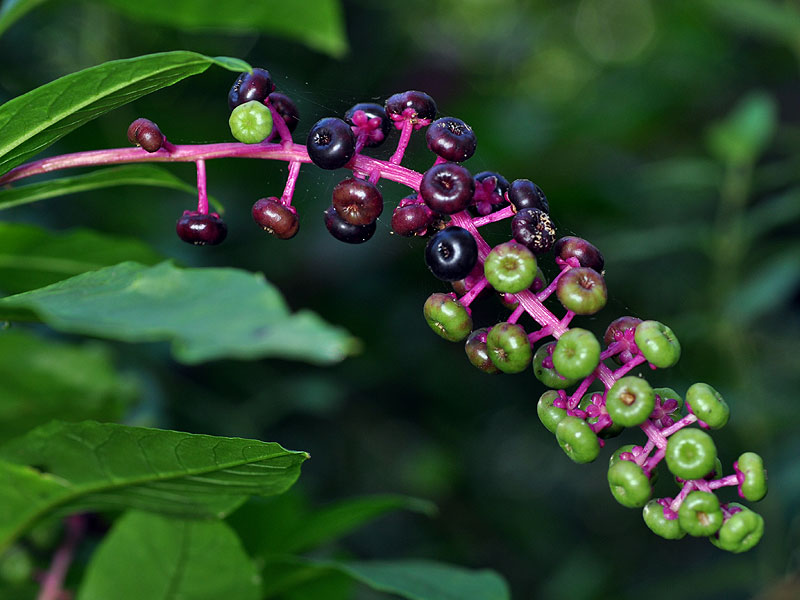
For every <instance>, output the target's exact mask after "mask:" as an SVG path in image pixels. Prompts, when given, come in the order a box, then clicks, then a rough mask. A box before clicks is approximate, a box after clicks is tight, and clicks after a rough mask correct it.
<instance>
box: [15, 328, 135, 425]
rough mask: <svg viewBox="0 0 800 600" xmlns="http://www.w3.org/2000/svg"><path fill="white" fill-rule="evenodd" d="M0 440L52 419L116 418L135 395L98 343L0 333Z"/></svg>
mask: <svg viewBox="0 0 800 600" xmlns="http://www.w3.org/2000/svg"><path fill="white" fill-rule="evenodd" d="M0 381H2V382H3V386H2V390H0V440H6V439H9V438H11V437H14V436H17V435H21V434H22V433H24V432H26V431H28V430H30V429H33V428H34V427H36V426H38V425H42V424H43V423H47V422H48V421H51V420H52V419H64V420H67V421H82V420H85V419H95V420H99V421H114V420H117V419H119V418H120V416H121V414H122V410H123V408H124V407H126V406H127V405H129V404H130V403H131V402H132V401H133V400H134V399H135V398H136V396H137V395H138V389H137V387H136V385H135V384H134V382H133V381H131V380H130V379H127V378H123V377H120V376H119V375H118V374H117V373H116V371H115V370H114V366H113V364H112V363H111V358H110V356H109V353H108V351H107V349H106V348H105V347H104V346H102V345H101V344H99V343H97V342H94V343H90V344H82V345H73V344H65V343H62V342H56V341H54V340H47V339H43V338H40V337H38V336H35V335H33V334H31V333H29V332H26V331H15V330H13V329H10V330H6V331H2V332H0Z"/></svg>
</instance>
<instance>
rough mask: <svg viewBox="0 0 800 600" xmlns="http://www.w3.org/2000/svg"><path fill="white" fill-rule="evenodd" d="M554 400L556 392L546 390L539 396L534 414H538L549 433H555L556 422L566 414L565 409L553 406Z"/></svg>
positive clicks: (556, 396)
mask: <svg viewBox="0 0 800 600" xmlns="http://www.w3.org/2000/svg"><path fill="white" fill-rule="evenodd" d="M556 400H558V392H556V391H555V390H547V391H546V392H545V393H544V394H542V395H541V396H540V397H539V402H537V403H536V414H537V415H539V420H540V421H541V422H542V425H544V426H545V428H547V431H549V432H550V433H555V432H556V427H558V424H559V423H560V422H561V420H562V419H563V418H564V417H566V416H567V411H566V409H564V408H559V407H557V406H553V402H554V401H556Z"/></svg>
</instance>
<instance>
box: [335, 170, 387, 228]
mask: <svg viewBox="0 0 800 600" xmlns="http://www.w3.org/2000/svg"><path fill="white" fill-rule="evenodd" d="M333 207H334V208H335V209H336V212H337V213H338V215H339V216H340V217H341V218H342V219H344V220H345V221H347V222H348V223H350V224H351V225H369V224H370V223H373V222H374V221H375V219H377V218H378V217H379V216H380V214H381V212H383V196H382V195H381V192H380V190H379V189H378V188H377V187H376V186H375V184H374V183H370V182H369V181H367V180H366V179H353V178H351V179H345V180H344V181H340V182H339V183H337V184H336V187H335V188H333Z"/></svg>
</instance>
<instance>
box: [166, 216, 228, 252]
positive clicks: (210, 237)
mask: <svg viewBox="0 0 800 600" xmlns="http://www.w3.org/2000/svg"><path fill="white" fill-rule="evenodd" d="M175 231H176V232H177V234H178V237H179V238H181V239H182V240H183V241H184V242H186V243H188V244H194V245H195V246H206V245H208V246H215V245H217V244H219V243H221V242H222V241H223V240H224V239H225V237H226V236H227V235H228V227H227V226H226V225H225V223H224V221H223V220H222V219H220V217H219V215H218V214H217V213H209V214H206V215H203V214H200V213H199V212H197V211H196V210H186V211H184V212H183V215H181V218H180V219H178V223H177V225H176V226H175Z"/></svg>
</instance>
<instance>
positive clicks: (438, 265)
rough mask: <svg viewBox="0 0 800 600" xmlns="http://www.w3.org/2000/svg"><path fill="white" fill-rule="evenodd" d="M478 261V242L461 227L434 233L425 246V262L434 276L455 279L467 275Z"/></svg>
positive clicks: (445, 279) (448, 279)
mask: <svg viewBox="0 0 800 600" xmlns="http://www.w3.org/2000/svg"><path fill="white" fill-rule="evenodd" d="M477 261H478V244H477V243H476V242H475V238H474V237H472V234H471V233H470V232H469V231H467V230H466V229H464V228H462V227H448V228H446V229H443V230H442V231H439V232H438V233H436V235H434V236H432V237H431V239H430V240H428V245H427V246H426V247H425V264H427V265H428V268H429V269H430V270H431V273H433V275H434V277H436V278H438V279H441V280H442V281H457V280H459V279H464V278H465V277H466V276H467V275H469V273H470V271H472V268H473V267H474V266H475V263H476V262H477Z"/></svg>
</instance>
